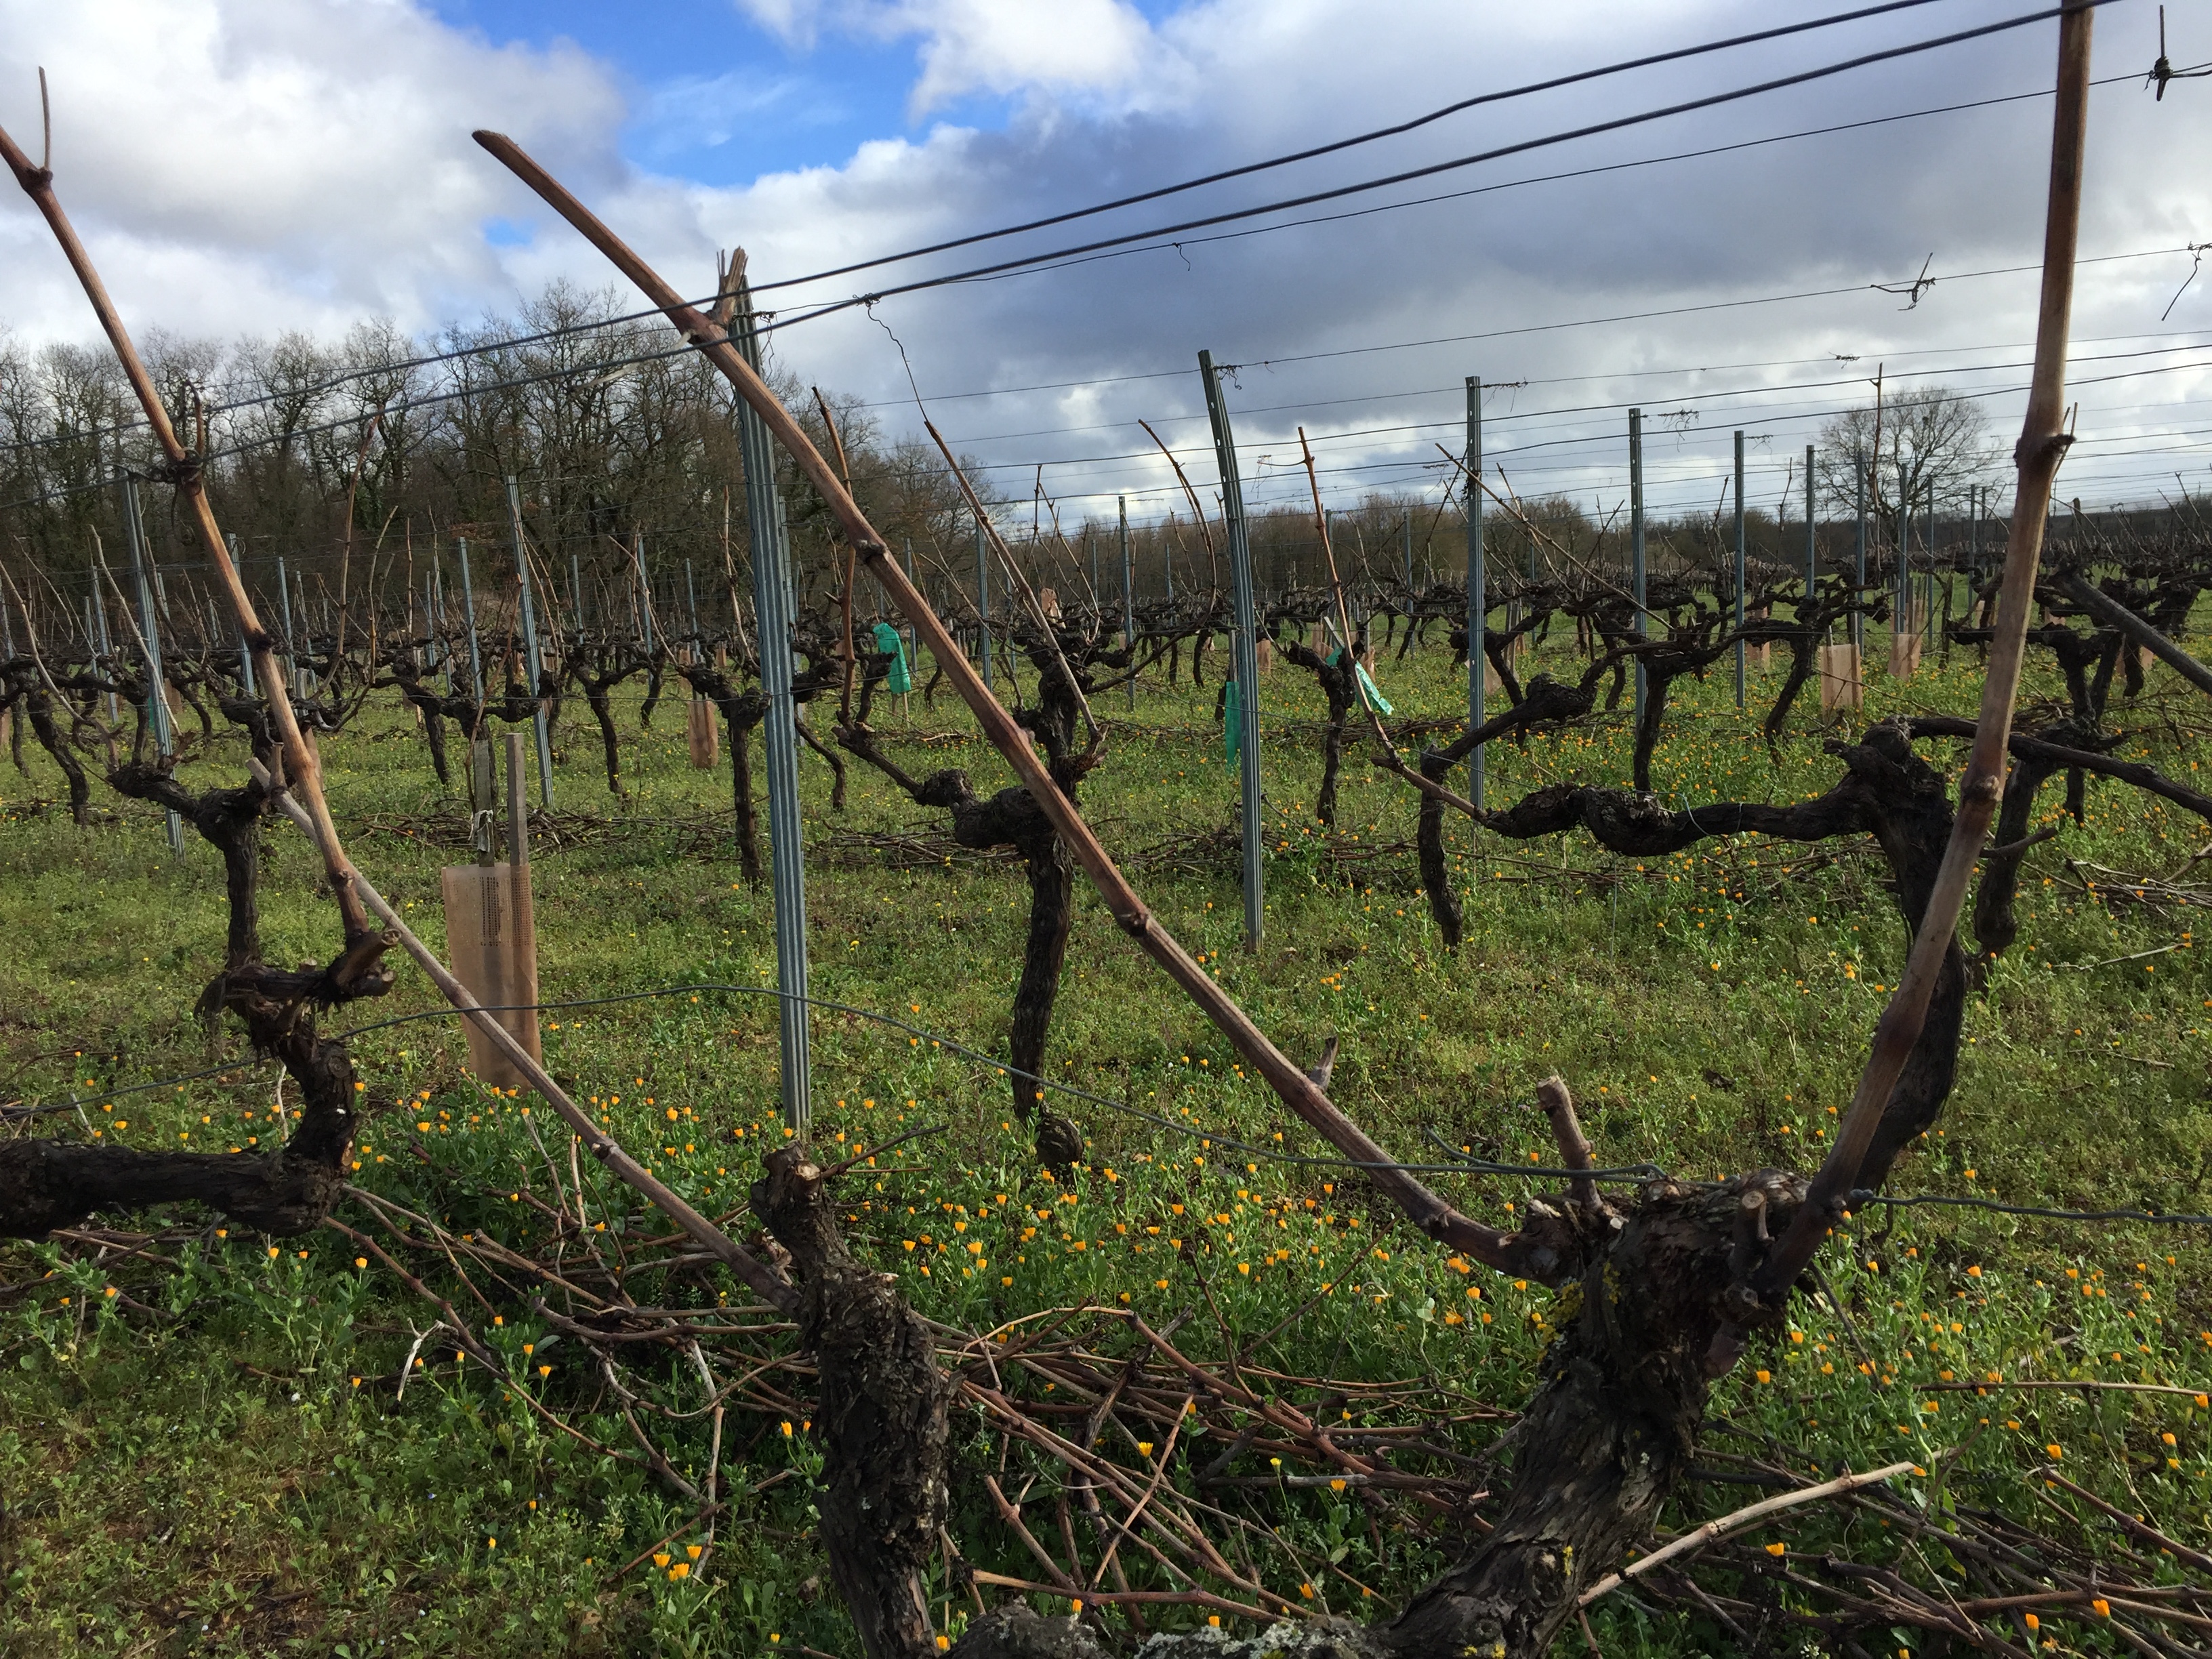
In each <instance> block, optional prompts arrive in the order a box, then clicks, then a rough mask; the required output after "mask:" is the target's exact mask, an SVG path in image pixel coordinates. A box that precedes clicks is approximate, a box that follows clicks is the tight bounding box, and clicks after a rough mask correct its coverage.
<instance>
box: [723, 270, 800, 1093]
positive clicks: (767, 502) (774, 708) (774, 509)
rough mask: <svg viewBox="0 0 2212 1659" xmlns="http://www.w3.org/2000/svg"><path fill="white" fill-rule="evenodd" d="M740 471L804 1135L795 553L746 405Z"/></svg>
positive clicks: (783, 1026)
mask: <svg viewBox="0 0 2212 1659" xmlns="http://www.w3.org/2000/svg"><path fill="white" fill-rule="evenodd" d="M738 323H739V331H738V349H739V350H741V351H743V352H744V355H745V360H746V361H747V362H750V364H752V365H753V367H754V368H756V369H757V368H759V367H760V337H759V336H758V335H757V334H756V333H755V332H754V313H753V309H752V295H751V293H750V289H749V287H748V286H747V285H746V284H745V283H744V280H743V278H740V279H739V287H738ZM738 438H739V441H740V442H741V444H742V446H743V448H744V469H745V528H746V533H747V535H748V536H749V537H750V539H751V543H752V567H753V616H754V620H755V622H756V623H757V625H758V628H759V630H760V678H761V690H762V691H763V692H764V693H765V694H766V695H767V696H768V714H767V717H766V718H765V719H763V720H762V722H761V741H762V747H763V749H764V750H766V751H767V762H768V828H769V853H770V855H771V860H772V867H773V874H774V880H775V975H776V987H777V989H778V990H779V991H780V992H781V996H779V997H778V999H777V1011H778V1017H779V1018H778V1035H779V1038H780V1047H781V1058H782V1089H783V1121H784V1125H785V1127H787V1128H789V1129H791V1130H792V1131H793V1133H797V1134H800V1135H804V1134H805V1133H806V1128H807V1124H808V1122H809V1121H811V1118H812V1116H813V1099H812V1097H813V1082H812V1076H811V1064H810V1060H809V1055H808V1052H807V1024H808V1021H807V1009H806V994H807V992H806V870H805V854H804V851H803V848H802V844H801V840H800V829H801V825H800V822H799V731H798V724H797V721H798V711H797V707H796V705H795V704H794V703H793V701H792V696H791V659H792V652H791V547H790V542H789V538H788V536H787V529H786V526H785V523H784V517H783V498H782V496H781V495H779V494H778V493H777V491H776V488H775V447H774V446H773V443H772V441H771V440H770V438H769V430H768V423H767V422H765V421H763V420H762V419H761V417H760V416H759V414H758V412H757V411H756V410H754V408H753V406H752V405H751V404H740V405H739V407H738Z"/></svg>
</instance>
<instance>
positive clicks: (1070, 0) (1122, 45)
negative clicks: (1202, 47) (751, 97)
mask: <svg viewBox="0 0 2212 1659" xmlns="http://www.w3.org/2000/svg"><path fill="white" fill-rule="evenodd" d="M738 4H739V6H740V8H741V9H743V10H744V12H745V13H746V15H749V16H750V17H751V18H752V19H753V20H754V21H756V22H757V23H759V24H760V25H761V26H762V27H764V28H766V29H768V30H769V31H770V32H771V33H775V34H776V35H778V36H779V37H781V39H782V40H785V41H786V42H787V44H789V45H791V46H793V47H796V48H799V49H801V50H812V49H815V48H816V46H817V43H818V42H819V40H821V38H822V37H823V35H824V34H829V33H844V34H851V35H857V36H861V37H865V38H867V39H871V40H908V39H918V40H920V42H921V45H920V47H919V49H918V51H919V57H920V60H921V76H920V77H919V78H918V79H917V80H916V82H915V86H914V88H913V91H912V93H911V94H910V95H909V96H908V101H907V111H908V117H909V118H912V119H915V120H919V119H921V118H922V117H923V116H926V115H927V114H928V113H929V112H931V111H933V110H935V109H939V108H941V107H943V106H945V105H946V104H948V103H951V102H952V101H954V100H957V99H960V98H963V97H967V96H969V95H971V94H990V95H993V96H995V97H1007V96H1020V97H1024V98H1048V99H1052V98H1070V97H1073V98H1080V99H1083V100H1086V101H1094V102H1095V101H1098V100H1113V101H1118V100H1121V99H1122V98H1126V97H1127V96H1128V95H1130V94H1141V91H1142V89H1143V88H1144V85H1145V83H1146V82H1147V81H1148V80H1150V81H1153V82H1158V81H1159V80H1161V79H1163V78H1172V79H1174V80H1176V81H1177V82H1180V81H1181V80H1182V76H1178V75H1176V73H1175V70H1176V64H1175V61H1174V58H1173V55H1172V54H1171V53H1170V52H1169V51H1168V50H1167V49H1166V48H1165V47H1164V46H1163V44H1162V43H1161V41H1160V40H1159V39H1158V37H1157V36H1156V35H1155V34H1154V33H1153V31H1152V26H1151V25H1150V24H1149V23H1147V22H1146V21H1145V18H1144V15H1143V14H1141V13H1140V12H1139V11H1138V10H1137V9H1135V8H1134V7H1133V6H1131V5H1129V4H1127V3H1126V0H1050V3H1040V0H738Z"/></svg>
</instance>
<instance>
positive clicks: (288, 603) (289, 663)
mask: <svg viewBox="0 0 2212 1659" xmlns="http://www.w3.org/2000/svg"><path fill="white" fill-rule="evenodd" d="M464 568H465V560H464ZM276 597H277V599H279V600H280V601H281V602H282V603H283V607H284V684H286V685H287V686H288V687H291V686H296V685H298V684H299V683H300V665H299V663H298V662H297V661H296V660H295V659H294V656H293V653H292V579H291V578H290V577H289V576H287V575H286V574H284V556H283V554H282V553H279V554H278V555H277V556H276Z"/></svg>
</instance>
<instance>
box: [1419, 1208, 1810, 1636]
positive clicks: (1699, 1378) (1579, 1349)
mask: <svg viewBox="0 0 2212 1659" xmlns="http://www.w3.org/2000/svg"><path fill="white" fill-rule="evenodd" d="M1803 1190H1804V1188H1803V1183H1802V1182H1801V1181H1799V1180H1798V1179H1797V1178H1796V1177H1795V1176H1784V1175H1782V1174H1780V1173H1778V1172H1777V1171H1775V1170H1760V1171H1758V1172H1757V1173H1755V1174H1753V1175H1749V1176H1742V1177H1741V1178H1740V1179H1738V1180H1736V1181H1733V1182H1729V1183H1728V1184H1727V1185H1726V1186H1724V1187H1722V1188H1718V1189H1713V1188H1705V1189H1699V1188H1689V1187H1679V1186H1673V1185H1666V1184H1662V1185H1655V1186H1653V1187H1650V1188H1646V1189H1645V1190H1644V1194H1643V1195H1642V1196H1641V1198H1640V1199H1639V1200H1638V1202H1637V1203H1636V1204H1635V1206H1633V1208H1632V1209H1631V1210H1630V1211H1629V1212H1627V1213H1626V1215H1625V1216H1620V1215H1602V1216H1601V1213H1600V1212H1593V1211H1589V1210H1587V1209H1585V1210H1583V1211H1582V1212H1581V1213H1580V1215H1579V1216H1578V1217H1577V1219H1579V1220H1581V1221H1583V1224H1584V1225H1586V1226H1588V1227H1590V1228H1592V1229H1593V1230H1597V1229H1603V1230H1606V1231H1610V1232H1611V1233H1612V1235H1613V1237H1612V1240H1611V1243H1610V1244H1609V1245H1608V1244H1604V1243H1602V1239H1600V1240H1597V1241H1595V1242H1597V1243H1600V1245H1601V1248H1597V1249H1593V1250H1592V1251H1591V1253H1590V1255H1589V1267H1588V1269H1587V1271H1586V1272H1585V1273H1584V1275H1583V1279H1582V1282H1581V1285H1579V1287H1578V1289H1577V1290H1576V1291H1570V1292H1569V1293H1568V1297H1567V1298H1566V1300H1565V1304H1564V1305H1563V1306H1562V1308H1561V1310H1560V1312H1559V1317H1558V1318H1557V1320H1556V1321H1555V1323H1556V1324H1557V1325H1558V1327H1559V1336H1558V1337H1557V1338H1556V1339H1554V1340H1553V1343H1552V1345H1551V1346H1550V1348H1549V1349H1548V1350H1547V1352H1546V1353H1545V1356H1544V1361H1543V1366H1544V1370H1545V1372H1546V1374H1547V1375H1546V1380H1545V1382H1544V1383H1543V1385H1542V1386H1541V1388H1540V1389H1538V1390H1537V1392H1536V1395H1535V1398H1534V1399H1533V1400H1532V1401H1529V1403H1528V1408H1527V1411H1526V1413H1525V1414H1524V1416H1523V1419H1522V1422H1521V1424H1520V1425H1518V1427H1517V1430H1516V1434H1515V1437H1514V1446H1515V1465H1514V1471H1513V1493H1512V1497H1511V1498H1510V1499H1509V1500H1508V1502H1507V1504H1506V1508H1505V1513H1504V1515H1503V1516H1500V1517H1499V1519H1498V1523H1497V1526H1496V1528H1494V1529H1493V1530H1492V1532H1491V1533H1490V1534H1489V1535H1488V1536H1487V1537H1486V1538H1485V1539H1484V1540H1483V1541H1481V1542H1480V1544H1479V1545H1478V1546H1476V1547H1475V1548H1474V1550H1473V1551H1472V1552H1471V1553H1469V1554H1468V1556H1467V1558H1466V1559H1464V1560H1462V1561H1461V1562H1460V1563H1459V1565H1456V1566H1455V1567H1453V1568H1452V1569H1451V1570H1450V1571H1448V1572H1446V1573H1445V1574H1444V1575H1443V1577H1441V1578H1439V1579H1437V1582H1436V1583H1433V1584H1431V1586H1430V1587H1429V1588H1428V1589H1425V1590H1424V1591H1423V1592H1422V1593H1421V1594H1420V1595H1419V1596H1417V1597H1415V1598H1414V1600H1413V1602H1412V1603H1411V1604H1410V1605H1409V1606H1408V1607H1407V1608H1406V1611H1405V1612H1404V1613H1402V1614H1401V1616H1400V1617H1399V1619H1398V1620H1397V1621H1396V1622H1395V1624H1394V1625H1392V1626H1390V1628H1389V1631H1388V1632H1387V1633H1386V1639H1387V1641H1388V1643H1389V1646H1390V1647H1391V1649H1392V1650H1395V1652H1397V1653H1401V1654H1406V1655H1413V1654H1469V1653H1471V1654H1480V1655H1484V1656H1488V1659H1538V1656H1541V1655H1543V1654H1546V1653H1547V1652H1549V1651H1550V1649H1551V1644H1552V1638H1553V1637H1554V1636H1556V1635H1557V1634H1558V1633H1559V1629H1560V1627H1561V1626H1563V1625H1565V1623H1566V1621H1567V1620H1569V1619H1570V1618H1571V1617H1572V1616H1573V1613H1574V1605H1575V1597H1576V1595H1577V1594H1578V1593H1579V1592H1580V1591H1581V1590H1583V1589H1585V1588H1587V1587H1588V1586H1589V1584H1590V1583H1595V1581H1596V1580H1597V1579H1598V1578H1600V1577H1602V1576H1603V1575H1604V1574H1606V1573H1607V1572H1609V1571H1613V1568H1614V1567H1615V1566H1616V1565H1618V1564H1619V1563H1620V1559H1622V1557H1623V1556H1624V1555H1626V1553H1627V1552H1628V1550H1629V1549H1630V1548H1632V1547H1634V1546H1636V1545H1638V1544H1640V1543H1642V1542H1643V1541H1644V1540H1645V1539H1647V1538H1648V1537H1649V1536H1650V1531H1651V1528H1652V1526H1653V1525H1654V1524H1655V1523H1656V1521H1657V1519H1658V1516H1659V1510H1660V1507H1661V1506H1662V1504H1664V1503H1665V1502H1666V1501H1667V1499H1668V1498H1669V1497H1671V1496H1672V1495H1673V1493H1674V1488H1675V1486H1676V1485H1677V1484H1678V1483H1679V1482H1680V1479H1681V1477H1682V1475H1683V1474H1684V1472H1685V1471H1686V1469H1687V1468H1688V1467H1689V1462H1690V1456H1691V1454H1692V1451H1693V1450H1694V1449H1695V1448H1696V1445H1697V1441H1698V1430H1699V1425H1700V1424H1701V1423H1702V1422H1703V1421H1704V1419H1705V1396H1706V1392H1707V1389H1708V1387H1709V1384H1708V1382H1707V1379H1706V1376H1705V1353H1706V1350H1707V1348H1708V1346H1710V1345H1711V1341H1712V1339H1713V1336H1714V1334H1715V1333H1716V1332H1717V1331H1718V1330H1719V1329H1720V1328H1721V1326H1722V1325H1723V1323H1724V1322H1729V1321H1731V1320H1733V1321H1739V1322H1741V1321H1742V1320H1744V1319H1746V1318H1747V1317H1748V1318H1749V1319H1751V1320H1752V1321H1753V1322H1759V1323H1765V1324H1771V1323H1773V1322H1775V1321H1776V1320H1777V1319H1778V1317H1779V1316H1780V1310H1778V1309H1761V1308H1759V1306H1758V1304H1757V1300H1756V1298H1755V1297H1751V1296H1750V1291H1749V1290H1748V1288H1747V1286H1746V1285H1744V1283H1743V1280H1744V1279H1745V1278H1746V1277H1747V1274H1748V1273H1749V1271H1750V1268H1751V1267H1752V1266H1753V1265H1754V1264H1755V1261H1756V1258H1757V1255H1759V1249H1758V1247H1759V1243H1761V1242H1762V1241H1761V1240H1759V1239H1757V1238H1752V1239H1745V1238H1744V1237H1743V1236H1742V1233H1743V1230H1742V1229H1741V1226H1740V1219H1739V1218H1741V1216H1742V1215H1743V1214H1744V1213H1745V1212H1746V1207H1747V1204H1748V1205H1751V1206H1753V1207H1754V1208H1755V1210H1756V1212H1758V1213H1759V1214H1761V1215H1762V1216H1763V1217H1764V1218H1765V1224H1764V1228H1763V1231H1769V1232H1775V1233H1778V1232H1779V1231H1780V1228H1781V1226H1782V1225H1784V1223H1786V1220H1787V1215H1788V1212H1789V1211H1790V1209H1791V1208H1792V1207H1794V1206H1795V1204H1796V1201H1797V1200H1798V1199H1799V1198H1800V1197H1801V1196H1802V1193H1803ZM1746 1245H1748V1247H1749V1248H1744V1246H1746ZM1747 1298H1749V1301H1748V1303H1747V1300H1746V1299H1747Z"/></svg>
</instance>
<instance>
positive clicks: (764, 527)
mask: <svg viewBox="0 0 2212 1659" xmlns="http://www.w3.org/2000/svg"><path fill="white" fill-rule="evenodd" d="M753 315H754V313H753V309H752V295H751V292H750V289H749V287H748V286H747V285H746V284H745V283H744V279H743V278H740V279H739V283H738V340H737V343H738V349H739V350H740V351H742V352H744V356H745V361H746V362H749V363H750V364H752V366H753V367H754V368H756V369H757V368H759V367H760V337H759V336H758V335H757V334H756V333H755V332H754V331H753ZM738 438H739V440H740V442H741V443H742V446H743V448H744V469H745V527H746V532H747V534H748V535H749V536H750V538H751V542H752V567H753V614H754V619H755V621H756V622H757V623H758V625H759V629H760V677H761V690H762V691H763V692H764V693H765V694H766V695H767V697H768V714H767V717H766V718H765V719H764V720H763V721H762V722H761V742H762V747H763V749H764V750H766V751H767V763H768V828H769V853H770V856H771V861H772V866H773V877H774V883H775V973H776V988H777V989H778V990H779V991H780V992H781V996H780V997H779V998H778V999H777V1007H778V1012H779V1036H780V1039H781V1056H782V1062H783V1064H782V1089H783V1121H784V1125H785V1127H787V1128H789V1129H791V1130H792V1131H793V1132H794V1133H799V1134H802V1135H803V1134H805V1133H806V1127H807V1124H808V1122H809V1121H810V1120H811V1117H812V1115H813V1099H812V1097H813V1080H812V1076H811V1065H810V1061H809V1055H808V1053H807V1024H808V1022H807V1009H806V995H807V991H806V872H805V863H804V859H805V854H804V851H803V849H802V847H801V842H800V823H799V732H798V726H797V709H796V706H795V705H794V704H793V702H792V696H791V657H792V652H791V548H790V543H789V539H788V537H787V533H786V529H785V525H784V517H783V498H782V497H781V495H779V494H778V493H777V492H776V488H775V448H774V447H773V443H772V441H771V440H770V438H769V430H768V423H767V422H765V421H763V420H762V419H761V417H760V416H759V414H758V413H757V411H756V410H754V408H753V406H752V405H751V404H739V406H738Z"/></svg>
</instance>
